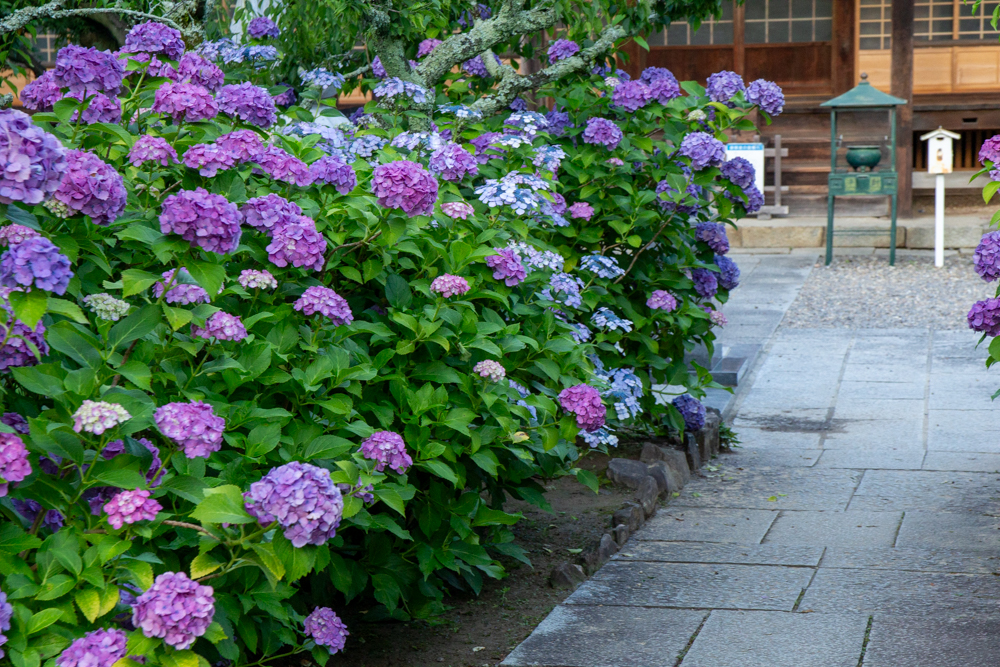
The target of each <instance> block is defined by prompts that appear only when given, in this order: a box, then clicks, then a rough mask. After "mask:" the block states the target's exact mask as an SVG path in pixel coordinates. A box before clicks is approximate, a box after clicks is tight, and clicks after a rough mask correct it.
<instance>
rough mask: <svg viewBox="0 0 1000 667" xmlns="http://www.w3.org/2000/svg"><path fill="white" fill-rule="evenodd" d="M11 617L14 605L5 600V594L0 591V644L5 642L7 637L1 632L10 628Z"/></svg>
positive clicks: (0, 654) (2, 655)
mask: <svg viewBox="0 0 1000 667" xmlns="http://www.w3.org/2000/svg"><path fill="white" fill-rule="evenodd" d="M12 618H14V605H12V604H11V603H9V602H7V594H6V593H4V592H3V591H0V646H3V645H4V644H6V643H7V637H6V636H5V635H4V634H3V633H4V632H7V631H8V630H10V620H11V619H12ZM3 657H4V652H3V649H0V658H3Z"/></svg>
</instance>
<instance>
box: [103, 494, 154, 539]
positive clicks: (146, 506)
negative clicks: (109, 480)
mask: <svg viewBox="0 0 1000 667" xmlns="http://www.w3.org/2000/svg"><path fill="white" fill-rule="evenodd" d="M149 493H150V492H149V491H144V490H142V489H137V490H135V491H122V492H121V493H119V494H116V495H115V496H114V497H113V498H112V499H111V500H110V501H109V502H108V503H107V504H106V505H105V506H104V511H105V512H107V514H108V524H110V526H111V527H112V528H114V529H115V530H118V529H119V528H121V527H122V526H123V525H125V524H126V523H127V524H130V525H131V524H133V523H135V522H136V521H152V520H153V519H155V518H156V513H157V512H159V511H161V510H162V509H163V506H162V505H160V503H158V502H156V501H155V500H153V499H151V498H150V497H149Z"/></svg>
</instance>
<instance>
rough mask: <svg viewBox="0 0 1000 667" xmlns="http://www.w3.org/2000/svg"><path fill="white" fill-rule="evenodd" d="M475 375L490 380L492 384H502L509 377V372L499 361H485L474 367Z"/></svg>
mask: <svg viewBox="0 0 1000 667" xmlns="http://www.w3.org/2000/svg"><path fill="white" fill-rule="evenodd" d="M472 370H473V372H474V373H476V374H477V375H479V377H481V378H489V380H490V382H500V380H502V379H504V378H505V377H507V371H506V370H505V369H504V367H503V365H502V364H501V363H500V362H499V361H494V360H492V359H484V360H483V361H480V362H479V363H477V364H476V365H475V366H473V367H472Z"/></svg>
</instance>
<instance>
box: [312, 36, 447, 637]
mask: <svg viewBox="0 0 1000 667" xmlns="http://www.w3.org/2000/svg"><path fill="white" fill-rule="evenodd" d="M424 41H427V42H431V41H437V40H424ZM422 43H423V42H421V44H422ZM305 632H306V634H307V635H309V636H310V637H312V639H313V641H314V642H316V643H317V644H319V645H320V646H325V647H326V648H327V649H328V650H329V651H330V655H335V654H337V653H338V652H340V651H343V650H344V644H345V643H347V636H348V635H349V634H351V633H349V632H348V631H347V626H346V625H344V622H343V621H341V620H340V617H338V616H337V615H336V614H335V613H333V610H332V609H330V608H329V607H316V608H315V609H313V612H312V613H311V614H309V615H308V616H306V622H305Z"/></svg>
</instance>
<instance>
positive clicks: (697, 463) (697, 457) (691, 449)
mask: <svg viewBox="0 0 1000 667" xmlns="http://www.w3.org/2000/svg"><path fill="white" fill-rule="evenodd" d="M684 453H685V454H686V455H687V460H688V467H689V468H690V469H691V471H692V472H693V471H695V470H700V469H701V448H700V447H698V442H697V441H696V440H695V439H694V435H693V434H691V433H685V434H684Z"/></svg>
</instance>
